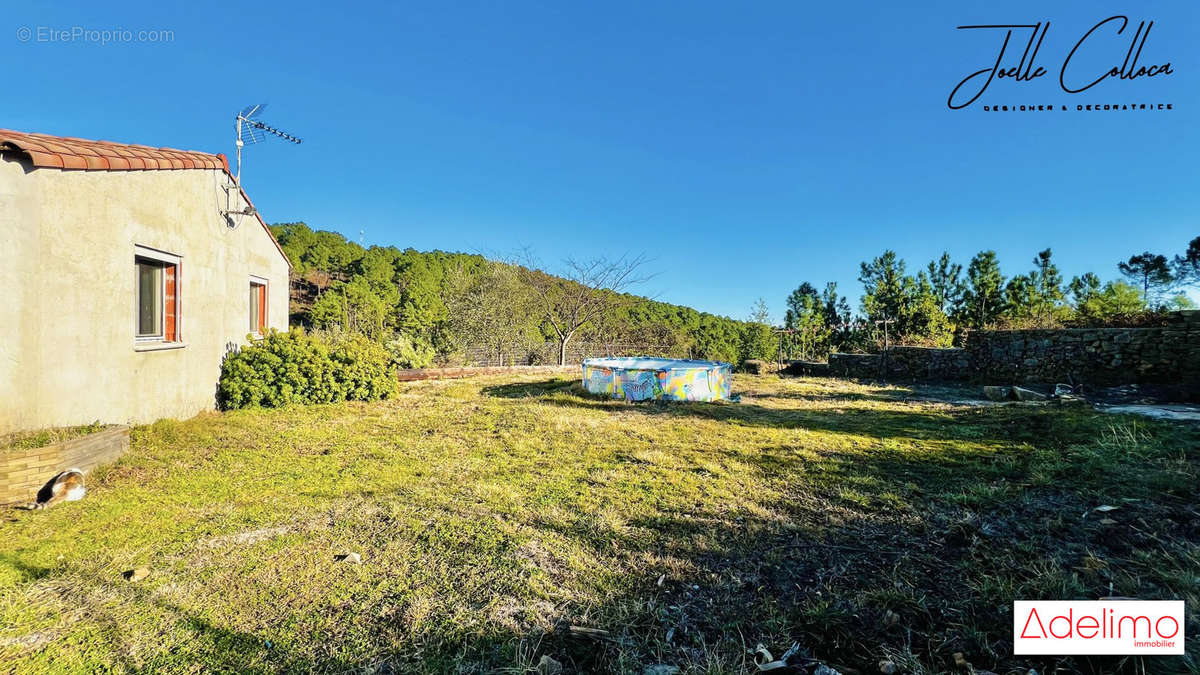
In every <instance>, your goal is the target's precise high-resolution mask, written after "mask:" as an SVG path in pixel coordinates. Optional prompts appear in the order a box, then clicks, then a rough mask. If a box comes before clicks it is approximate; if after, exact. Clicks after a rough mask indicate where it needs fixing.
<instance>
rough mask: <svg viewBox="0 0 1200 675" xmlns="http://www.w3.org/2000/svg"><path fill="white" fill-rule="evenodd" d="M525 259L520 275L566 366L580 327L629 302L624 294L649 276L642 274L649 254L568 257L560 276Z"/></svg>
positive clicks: (561, 361)
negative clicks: (611, 257) (589, 257)
mask: <svg viewBox="0 0 1200 675" xmlns="http://www.w3.org/2000/svg"><path fill="white" fill-rule="evenodd" d="M523 262H524V264H523V265H522V266H521V268H520V269H521V276H522V278H523V279H524V281H525V282H526V283H527V284H529V286H530V287H531V288H533V290H534V296H535V298H536V299H537V304H538V309H539V312H540V313H541V315H542V321H543V322H544V324H545V325H546V326H549V327H550V329H551V330H552V331H554V335H555V337H556V338H557V339H558V363H559V365H564V366H565V365H566V364H567V344H568V343H570V342H571V339H572V338H574V337H575V334H576V333H578V332H579V329H580V328H582V327H584V326H586V325H588V324H589V323H590V322H593V321H597V320H599V319H602V318H603V317H605V316H606V315H608V314H609V313H610V312H612V310H613V309H615V308H617V307H619V306H621V305H622V304H624V303H626V302H629V298H628V297H627V296H626V295H625V293H626V291H627V290H628V289H629V287H630V286H633V285H635V284H639V283H642V282H643V281H646V280H647V279H649V277H648V276H645V275H642V274H641V272H642V267H643V266H644V265H645V264H646V258H645V257H644V256H640V255H639V256H636V257H632V258H630V257H628V256H621V257H620V258H616V259H610V258H605V257H599V258H592V259H590V260H586V261H579V260H574V259H567V260H566V261H565V263H564V266H563V267H564V269H563V273H562V274H561V275H559V276H554V275H551V274H547V273H546V272H543V271H542V270H540V269H538V264H537V262H536V261H534V260H533V259H532V258H531V257H530V256H529V255H528V254H526V255H525V256H524V258H523Z"/></svg>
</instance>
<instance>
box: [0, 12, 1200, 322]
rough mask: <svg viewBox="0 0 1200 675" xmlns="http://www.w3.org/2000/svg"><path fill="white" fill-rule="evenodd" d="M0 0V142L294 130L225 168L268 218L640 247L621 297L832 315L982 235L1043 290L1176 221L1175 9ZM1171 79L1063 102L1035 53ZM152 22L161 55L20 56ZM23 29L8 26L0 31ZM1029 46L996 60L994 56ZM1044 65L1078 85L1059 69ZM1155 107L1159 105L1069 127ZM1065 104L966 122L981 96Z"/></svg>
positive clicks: (1111, 274) (1189, 211)
mask: <svg viewBox="0 0 1200 675" xmlns="http://www.w3.org/2000/svg"><path fill="white" fill-rule="evenodd" d="M827 4H828V5H835V4H836V6H826V7H820V8H818V7H813V6H811V5H812V3H797V2H779V3H771V2H756V3H736V4H735V3H733V2H724V3H712V2H660V3H644V2H639V3H619V2H604V3H592V4H583V3H538V4H532V3H517V2H512V3H420V4H418V3H405V2H396V3H383V2H379V3H371V2H365V3H358V4H349V3H346V4H333V3H300V2H294V3H286V4H285V3H278V4H274V3H270V2H253V3H251V2H243V3H238V4H231V5H225V6H224V9H222V6H221V5H219V4H217V3H192V4H191V5H188V6H184V5H178V6H177V5H176V3H160V2H154V3H150V2H125V3H119V4H118V3H95V2H86V3H83V2H34V3H20V4H10V5H8V6H7V7H6V10H5V14H4V17H3V19H0V21H2V22H3V23H6V24H8V25H7V26H4V27H0V58H2V59H3V62H4V63H7V64H9V65H8V67H7V69H6V77H5V83H4V95H3V96H2V97H0V127H7V128H13V129H18V130H22V131H37V132H43V133H52V134H61V135H71V136H80V137H84V138H102V139H107V140H116V141H126V142H136V143H145V144H150V145H161V146H169V147H178V148H184V149H196V150H206V151H211V152H225V153H227V154H229V155H230V156H232V153H233V124H232V122H233V116H234V114H235V113H236V111H237V110H238V109H240V108H242V107H243V106H246V105H248V104H251V103H256V102H267V103H268V104H269V107H268V109H267V111H266V114H265V115H264V119H266V120H267V121H269V122H271V123H273V124H276V125H278V126H280V127H282V128H284V129H286V130H288V131H290V132H292V133H294V134H296V135H297V136H300V137H301V138H303V139H304V143H303V145H300V146H298V147H296V146H291V145H288V144H286V143H283V142H270V143H266V144H262V145H257V146H252V147H250V148H249V149H248V150H247V151H246V160H245V164H244V169H243V172H244V176H243V181H244V183H245V185H246V187H247V189H248V190H249V191H250V193H251V196H252V197H253V198H254V200H255V202H256V204H257V205H258V206H259V208H260V210H261V211H262V212H263V214H264V215H265V216H266V218H267V219H268V221H271V222H280V221H292V220H303V221H306V222H307V223H309V224H310V225H312V226H314V227H318V228H323V229H332V230H337V231H340V232H342V233H344V234H346V235H347V236H349V237H351V238H353V239H355V240H357V239H358V238H359V236H360V235H359V232H360V231H362V232H363V234H362V238H363V240H364V242H365V243H366V244H393V245H396V246H399V247H402V248H403V247H409V246H411V247H414V248H417V249H422V250H427V249H433V248H440V249H444V250H462V251H471V252H484V253H496V254H501V255H504V254H510V253H512V252H514V251H515V250H517V249H518V248H519V247H525V246H527V247H529V248H531V249H532V250H534V251H535V252H536V253H537V254H538V255H539V256H540V257H541V258H542V259H543V260H545V261H546V262H547V263H548V264H549V265H550V267H553V266H554V263H555V262H556V261H559V260H561V259H562V258H564V257H566V256H568V255H575V256H580V257H587V256H590V255H595V254H608V255H620V254H622V253H632V254H637V253H645V254H647V255H649V256H651V257H652V258H654V259H656V261H657V264H656V267H657V269H658V271H659V272H660V274H659V275H658V276H657V277H656V278H655V279H653V280H652V281H651V282H649V283H648V284H646V285H645V286H644V287H643V288H641V289H638V290H640V291H641V292H644V293H647V294H651V295H653V296H655V297H658V298H659V299H662V300H665V301H669V302H677V303H681V304H687V305H691V306H694V307H697V308H700V309H704V310H708V311H713V312H717V313H722V314H728V315H733V316H736V317H745V316H746V315H747V314H748V312H749V308H750V305H751V303H752V302H753V301H754V300H755V299H756V298H758V297H760V296H761V297H763V298H765V299H766V300H767V302H768V305H769V306H770V308H771V310H772V312H773V314H775V315H776V316H777V317H778V316H781V315H782V310H783V300H784V298H785V296H786V295H787V293H788V292H789V291H790V290H791V289H792V288H794V287H795V286H796V285H797V284H799V283H800V282H801V281H810V282H812V283H814V284H817V285H822V284H824V283H825V282H826V281H837V282H838V284H839V286H840V288H841V290H842V291H843V292H844V293H846V295H848V296H849V297H850V300H851V303H852V304H853V305H855V306H857V304H858V298H859V295H860V293H861V290H860V287H859V284H858V283H857V281H856V277H857V271H858V263H859V262H860V261H862V260H865V259H869V258H870V257H873V256H875V255H877V254H879V253H880V252H881V251H883V250H884V249H885V248H893V249H895V250H896V251H897V252H898V253H899V254H900V255H901V256H902V257H903V258H905V259H906V260H907V261H908V262H909V264H910V267H912V266H915V265H918V264H919V265H923V264H924V262H926V261H928V260H930V259H932V258H934V257H936V256H938V255H939V254H940V253H941V252H942V251H943V250H948V251H950V253H951V254H952V255H953V256H954V257H955V258H956V259H958V260H959V261H961V262H963V263H965V262H966V261H967V260H968V259H969V258H970V256H971V255H972V254H974V253H975V252H976V251H978V250H980V249H986V248H991V249H995V250H996V251H997V252H998V254H999V256H1000V260H1001V263H1002V265H1003V267H1004V270H1005V272H1006V274H1008V275H1012V274H1015V273H1018V272H1025V271H1027V270H1028V269H1029V268H1030V267H1031V259H1032V258H1033V256H1034V254H1035V253H1036V252H1037V251H1038V250H1040V249H1043V248H1046V247H1051V248H1053V249H1054V254H1055V258H1056V259H1057V260H1058V263H1059V266H1060V268H1061V269H1062V271H1063V273H1064V275H1065V276H1066V277H1067V278H1069V277H1070V276H1071V275H1074V274H1079V273H1082V272H1086V271H1093V272H1096V273H1098V274H1100V275H1101V276H1102V277H1103V278H1115V277H1116V276H1117V271H1116V263H1117V261H1118V260H1120V259H1123V258H1127V257H1128V256H1129V255H1131V254H1133V253H1137V252H1140V251H1142V250H1145V249H1150V250H1153V251H1159V252H1163V253H1166V254H1174V253H1178V252H1182V250H1183V248H1184V246H1185V245H1186V243H1187V241H1188V240H1190V239H1191V238H1192V237H1195V236H1197V235H1200V223H1198V222H1197V217H1196V214H1197V213H1198V212H1200V190H1198V189H1197V188H1198V187H1200V182H1198V180H1197V179H1198V178H1200V169H1198V168H1197V167H1198V166H1200V163H1198V162H1197V155H1198V154H1200V153H1198V151H1200V140H1198V136H1197V134H1198V133H1200V132H1198V129H1200V124H1198V123H1200V117H1198V116H1197V110H1198V104H1200V87H1198V86H1197V84H1198V83H1200V80H1198V78H1197V73H1198V72H1200V50H1197V49H1196V48H1195V44H1196V41H1197V38H1198V37H1200V35H1198V33H1200V3H1196V2H1194V1H1192V0H1186V1H1179V2H1152V1H1151V2H1138V3H1128V2H1126V3H1120V4H1118V3H1109V2H1078V3H1045V2H1041V3H1034V2H1005V3H994V2H989V3H965V2H940V3H939V2H928V3H920V7H921V9H914V8H913V7H912V6H911V5H908V6H900V5H899V4H898V3H879V5H878V6H877V7H876V8H873V9H866V8H865V6H864V5H862V4H860V3H827ZM1122 13H1124V14H1127V15H1128V16H1129V19H1130V21H1131V23H1130V25H1129V26H1128V28H1127V29H1126V30H1125V32H1124V33H1122V34H1121V35H1117V34H1116V32H1115V27H1114V26H1111V25H1110V26H1109V27H1107V28H1105V29H1101V30H1098V31H1097V33H1096V34H1095V38H1094V39H1092V40H1090V41H1089V42H1087V43H1086V46H1085V48H1081V51H1080V52H1079V54H1078V56H1077V57H1076V59H1075V60H1073V61H1072V67H1073V68H1074V67H1078V68H1079V70H1078V72H1079V73H1085V72H1095V73H1102V72H1103V71H1104V70H1106V69H1107V68H1108V67H1111V66H1112V65H1114V64H1116V65H1119V64H1120V63H1121V61H1123V60H1124V57H1125V52H1126V50H1127V49H1128V48H1129V44H1130V41H1131V40H1132V38H1133V33H1134V30H1135V28H1136V26H1137V24H1138V22H1140V21H1143V20H1146V21H1149V20H1153V21H1154V22H1155V23H1154V26H1153V29H1152V31H1151V33H1150V35H1149V36H1148V38H1147V40H1146V43H1145V47H1144V48H1143V51H1142V54H1141V58H1140V61H1139V63H1140V64H1141V65H1156V64H1160V63H1162V62H1168V61H1169V62H1170V63H1171V66H1172V69H1173V70H1174V73H1173V74H1171V75H1168V76H1157V77H1154V78H1146V77H1143V78H1141V79H1136V80H1132V81H1119V80H1114V79H1109V80H1106V81H1104V82H1102V83H1100V84H1098V85H1096V86H1095V87H1092V88H1091V89H1089V90H1088V91H1086V92H1083V93H1079V94H1067V93H1066V92H1064V91H1062V89H1061V88H1060V87H1059V84H1058V72H1059V68H1060V67H1061V64H1062V62H1063V59H1064V58H1065V57H1066V54H1067V53H1068V52H1069V51H1070V50H1071V47H1072V45H1074V44H1075V42H1076V41H1077V40H1079V38H1080V37H1082V36H1083V34H1084V33H1085V32H1087V30H1088V29H1089V28H1091V27H1092V26H1093V25H1095V24H1096V23H1098V22H1099V21H1101V20H1102V19H1104V18H1106V17H1109V16H1112V15H1116V14H1122ZM1038 21H1050V28H1049V29H1048V31H1047V33H1046V37H1045V39H1044V42H1043V44H1042V47H1041V49H1040V51H1039V54H1038V59H1037V63H1038V64H1039V65H1043V66H1044V67H1045V68H1046V70H1047V71H1048V74H1047V75H1046V76H1044V77H1041V78H1038V79H1035V80H1034V81H1031V82H1014V81H1012V80H999V81H994V82H993V83H992V84H991V85H990V86H989V88H988V90H987V91H986V92H985V93H984V94H983V96H981V97H980V99H979V100H978V101H977V102H976V103H975V104H973V105H972V106H970V107H968V108H965V109H962V110H950V109H949V108H948V107H947V103H946V102H947V97H948V95H949V93H950V90H951V89H953V87H954V85H955V84H957V83H958V82H959V81H960V80H961V79H963V78H964V77H965V76H966V75H967V74H969V73H971V72H974V71H976V70H979V69H982V68H985V67H989V66H990V65H991V63H992V62H994V61H995V58H996V52H997V51H998V49H999V46H1000V41H1001V39H1002V33H1001V32H997V31H964V30H956V29H955V26H958V25H964V24H1009V23H1020V24H1032V23H1036V22H1038ZM76 26H78V27H81V28H84V29H89V30H104V29H108V30H114V29H127V30H130V31H133V32H135V33H136V32H137V31H141V30H170V31H173V39H171V40H170V41H168V42H153V43H148V42H143V43H137V42H133V43H116V44H113V43H110V44H99V43H97V42H95V41H86V40H83V39H77V40H75V41H70V42H64V41H61V40H60V41H53V42H52V41H46V40H40V39H39V34H38V32H37V31H39V30H41V31H42V33H41V35H42V36H46V35H47V33H46V30H45V29H49V28H53V29H58V30H66V31H68V32H69V31H70V30H71V29H72V28H74V27H76ZM21 27H29V28H30V29H31V31H33V34H32V37H31V39H29V40H28V41H21V40H20V39H19V36H18V31H19V29H20V28H21ZM1027 36H1028V32H1018V33H1015V34H1014V36H1013V41H1012V43H1010V47H1009V54H1010V56H1007V57H1006V58H1005V64H1006V65H1008V64H1010V63H1011V65H1016V62H1017V60H1018V59H1019V56H1020V51H1022V50H1023V48H1024V44H1025V41H1026V39H1027ZM1072 72H1075V71H1074V70H1073V71H1072ZM1125 102H1130V103H1134V102H1137V103H1147V104H1153V103H1171V104H1172V106H1173V108H1174V109H1173V110H1171V111H1122V112H1076V111H1075V110H1074V108H1075V106H1076V105H1078V104H1105V103H1125ZM1027 103H1033V104H1039V103H1045V104H1054V105H1055V106H1056V107H1057V106H1058V105H1067V106H1068V107H1069V108H1071V110H1070V111H1068V112H1061V111H1056V112H1040V113H1028V112H1026V113H1020V112H984V111H983V108H982V106H983V105H985V104H986V105H993V104H995V105H1004V104H1008V105H1013V104H1016V105H1020V104H1027Z"/></svg>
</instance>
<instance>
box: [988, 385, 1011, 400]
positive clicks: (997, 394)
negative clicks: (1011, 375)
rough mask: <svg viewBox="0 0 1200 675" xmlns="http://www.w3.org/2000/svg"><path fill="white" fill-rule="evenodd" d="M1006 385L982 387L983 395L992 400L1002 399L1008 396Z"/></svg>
mask: <svg viewBox="0 0 1200 675" xmlns="http://www.w3.org/2000/svg"><path fill="white" fill-rule="evenodd" d="M1008 391H1009V389H1008V387H984V388H983V395H984V396H986V397H988V399H989V400H992V401H1003V400H1004V399H1006V398H1008Z"/></svg>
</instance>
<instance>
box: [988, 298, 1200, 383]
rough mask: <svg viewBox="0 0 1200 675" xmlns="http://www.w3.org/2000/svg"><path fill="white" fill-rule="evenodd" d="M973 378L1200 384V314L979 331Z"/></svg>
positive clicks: (1021, 380) (1018, 380) (1002, 380)
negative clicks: (1119, 323)
mask: <svg viewBox="0 0 1200 675" xmlns="http://www.w3.org/2000/svg"><path fill="white" fill-rule="evenodd" d="M966 348H967V351H968V352H970V358H971V365H972V369H973V371H974V376H975V377H974V379H979V380H988V381H991V382H1006V383H1007V382H1067V383H1072V384H1077V383H1087V384H1092V385H1115V384H1130V383H1155V384H1183V385H1187V384H1189V383H1191V384H1195V385H1200V312H1196V311H1189V312H1179V313H1177V314H1176V315H1175V316H1173V317H1172V320H1171V322H1170V323H1169V324H1168V325H1166V326H1155V327H1150V328H1080V329H1072V330H1018V331H976V332H974V333H971V334H970V335H968V336H967V344H966Z"/></svg>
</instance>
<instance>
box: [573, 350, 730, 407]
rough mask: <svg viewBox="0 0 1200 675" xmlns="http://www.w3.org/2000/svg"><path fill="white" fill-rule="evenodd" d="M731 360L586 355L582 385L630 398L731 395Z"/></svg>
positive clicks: (686, 398)
mask: <svg viewBox="0 0 1200 675" xmlns="http://www.w3.org/2000/svg"><path fill="white" fill-rule="evenodd" d="M729 379H730V378H729V364H728V363H721V362H719V361H689V360H686V359H655V358H649V357H634V358H601V359H585V360H584V362H583V388H584V389H587V390H588V391H589V392H591V393H593V394H600V395H606V396H611V397H612V398H623V399H625V400H627V401H649V400H653V399H661V400H665V401H717V400H721V399H728V398H729Z"/></svg>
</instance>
